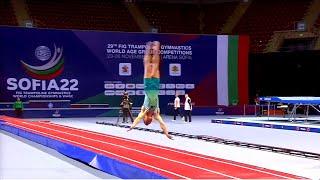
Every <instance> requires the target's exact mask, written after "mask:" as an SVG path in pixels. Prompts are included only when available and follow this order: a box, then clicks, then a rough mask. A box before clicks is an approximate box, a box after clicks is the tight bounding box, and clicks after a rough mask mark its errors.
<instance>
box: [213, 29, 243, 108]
mask: <svg viewBox="0 0 320 180" xmlns="http://www.w3.org/2000/svg"><path fill="white" fill-rule="evenodd" d="M248 52H249V37H248V36H233V35H232V36H230V35H219V36H218V38H217V104H218V105H225V106H228V105H232V104H240V105H241V104H248V100H249V97H248V96H249V95H248Z"/></svg>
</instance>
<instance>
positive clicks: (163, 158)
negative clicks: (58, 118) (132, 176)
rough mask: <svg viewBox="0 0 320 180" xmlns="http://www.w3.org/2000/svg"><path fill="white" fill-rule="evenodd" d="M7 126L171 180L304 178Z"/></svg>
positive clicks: (27, 125)
mask: <svg viewBox="0 0 320 180" xmlns="http://www.w3.org/2000/svg"><path fill="white" fill-rule="evenodd" d="M0 119H2V120H4V121H6V122H7V124H8V125H11V126H14V127H17V128H20V129H24V130H26V131H30V132H33V133H36V134H40V135H43V136H46V137H50V138H52V139H56V140H59V141H62V142H65V143H69V144H72V145H75V146H78V147H81V148H84V149H87V150H90V151H93V152H96V153H99V154H102V155H104V156H107V157H110V158H114V159H117V160H119V161H122V162H125V163H128V164H131V165H134V166H137V167H140V168H143V169H146V170H148V171H152V172H155V173H157V174H159V175H161V176H164V177H167V178H170V179H181V178H188V179H304V178H302V177H299V176H295V175H290V174H287V173H282V172H278V171H273V170H269V169H264V168H260V167H256V166H252V165H247V164H243V163H238V162H233V161H229V160H224V159H220V158H215V157H210V156H205V155H201V154H196V153H192V152H187V151H183V150H179V149H173V148H168V147H163V146H159V145H155V144H150V143H145V142H141V141H136V140H130V139H126V138H121V137H116V136H111V135H107V134H102V133H97V132H91V131H87V130H82V129H77V128H72V127H67V126H62V125H58V124H53V123H48V122H28V121H23V120H20V119H16V118H10V117H4V116H2V117H0Z"/></svg>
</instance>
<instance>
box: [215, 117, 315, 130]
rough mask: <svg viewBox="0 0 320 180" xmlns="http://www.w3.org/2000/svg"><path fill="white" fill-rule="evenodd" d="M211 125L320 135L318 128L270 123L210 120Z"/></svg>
mask: <svg viewBox="0 0 320 180" xmlns="http://www.w3.org/2000/svg"><path fill="white" fill-rule="evenodd" d="M211 123H215V124H232V125H241V126H250V127H262V128H272V129H283V130H291V131H304V132H313V133H320V128H314V127H312V128H311V127H304V126H293V125H281V124H270V123H258V122H245V121H230V120H221V119H219V120H215V119H213V120H211Z"/></svg>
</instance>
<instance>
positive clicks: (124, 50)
mask: <svg viewBox="0 0 320 180" xmlns="http://www.w3.org/2000/svg"><path fill="white" fill-rule="evenodd" d="M230 37H231V36H215V35H183V34H155V33H125V32H103V31H80V30H52V29H37V28H19V27H0V56H1V63H0V101H1V102H10V101H14V100H15V99H16V98H17V97H20V98H21V99H22V100H23V101H28V100H71V102H72V103H106V104H110V106H119V104H120V98H121V96H122V95H123V93H124V91H127V92H128V93H129V95H130V96H131V98H132V99H133V100H134V106H141V105H142V102H143V98H144V85H143V73H144V67H143V56H144V51H145V45H146V43H147V42H148V41H159V42H160V43H161V63H160V70H161V79H160V82H161V84H160V93H159V96H160V106H161V107H165V106H167V104H168V103H172V102H173V100H174V96H175V94H179V95H181V97H183V95H184V94H185V93H188V94H189V95H190V97H191V99H192V100H193V102H194V103H195V105H196V106H206V107H208V106H209V107H210V106H215V105H217V104H221V105H228V104H231V103H233V102H239V99H241V97H240V96H241V93H240V91H241V90H242V91H247V90H246V88H247V87H245V88H238V87H240V86H238V84H240V83H237V81H238V80H239V79H241V76H242V75H241V73H240V71H239V72H238V70H237V67H238V66H239V67H240V65H239V64H241V63H240V62H242V61H240V60H238V59H240V58H239V57H240V56H238V54H240V53H239V52H238V49H240V45H239V44H241V43H240V41H241V37H239V36H232V37H233V40H232V39H231V40H230ZM228 39H229V40H228ZM218 42H221V44H220V45H219V43H218ZM245 42H247V38H245ZM244 44H245V46H247V43H244ZM230 45H232V46H230ZM232 48H233V49H232ZM218 50H219V52H218ZM229 50H232V52H233V53H236V55H235V54H233V55H230V53H229V56H228V52H229ZM246 51H247V48H246ZM233 56H234V57H233ZM230 57H233V59H234V61H233V60H230ZM219 58H220V60H219ZM244 58H247V56H246V57H244ZM231 59H232V58H231ZM219 62H220V63H219ZM221 62H222V64H221ZM228 62H229V63H228ZM231 62H233V63H231ZM234 62H237V63H234ZM226 64H227V65H226ZM232 64H235V65H232ZM220 66H221V68H220V70H219V69H218V67H220ZM223 69H224V70H223ZM218 71H223V72H222V74H223V73H225V74H226V76H221V75H220V76H221V77H220V80H219V75H218V74H217V72H218ZM228 71H232V72H231V74H230V72H229V74H228ZM238 76H239V77H238ZM228 77H233V81H231V82H230V80H229V79H230V78H228ZM242 78H243V77H242ZM245 81H247V80H245ZM243 83H244V84H245V83H246V82H243ZM242 86H243V85H242ZM219 87H220V88H219ZM228 87H229V89H228ZM230 87H231V88H232V92H229V91H231V89H230ZM219 89H220V90H219ZM245 93H247V92H245ZM245 93H244V94H245ZM242 94H243V93H242ZM220 95H221V96H225V97H223V98H221V97H220V98H218V97H219V96H220ZM230 97H233V99H232V100H230ZM183 99H184V98H182V100H183ZM219 99H220V100H219Z"/></svg>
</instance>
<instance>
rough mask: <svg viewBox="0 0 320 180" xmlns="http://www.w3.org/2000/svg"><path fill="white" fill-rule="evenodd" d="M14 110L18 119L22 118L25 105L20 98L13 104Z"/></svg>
mask: <svg viewBox="0 0 320 180" xmlns="http://www.w3.org/2000/svg"><path fill="white" fill-rule="evenodd" d="M13 109H14V112H15V114H16V117H19V118H21V117H22V112H23V103H22V101H21V100H20V98H17V100H16V102H14V103H13Z"/></svg>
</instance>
